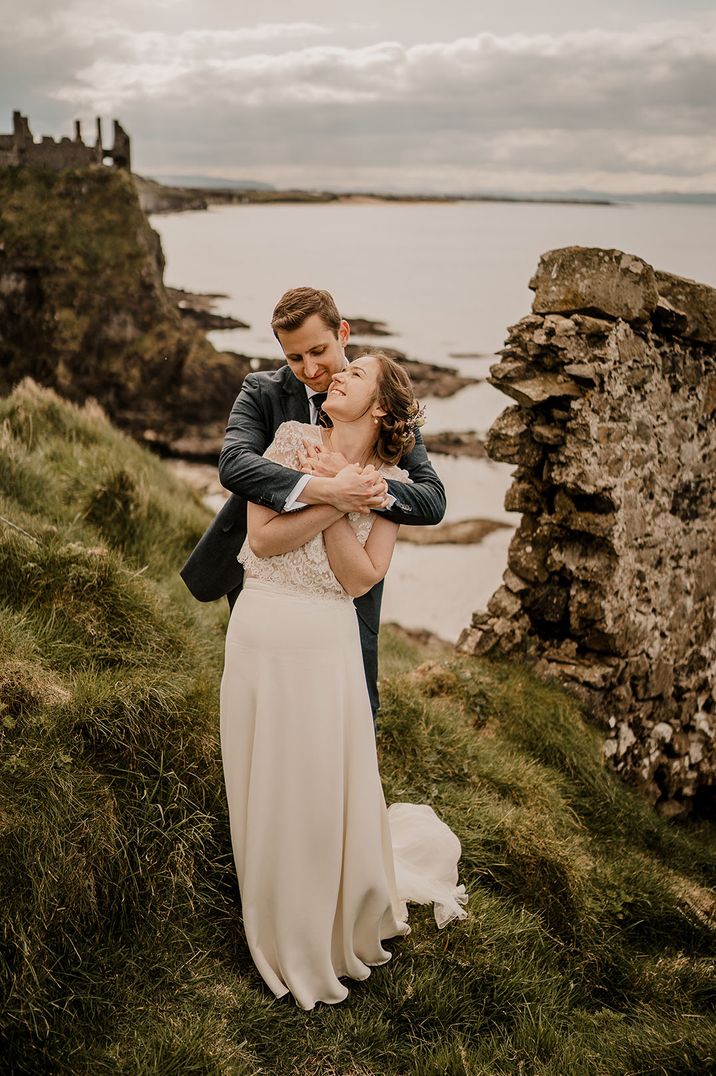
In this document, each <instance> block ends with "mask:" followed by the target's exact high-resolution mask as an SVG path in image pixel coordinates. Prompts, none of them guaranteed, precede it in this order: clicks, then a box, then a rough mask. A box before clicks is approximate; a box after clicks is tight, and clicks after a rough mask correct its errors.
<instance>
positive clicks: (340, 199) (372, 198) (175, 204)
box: [132, 173, 619, 216]
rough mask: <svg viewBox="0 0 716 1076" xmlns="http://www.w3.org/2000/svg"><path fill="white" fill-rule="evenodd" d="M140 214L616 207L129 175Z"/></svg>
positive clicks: (596, 201)
mask: <svg viewBox="0 0 716 1076" xmlns="http://www.w3.org/2000/svg"><path fill="white" fill-rule="evenodd" d="M132 179H133V180H134V185H135V187H136V190H137V194H138V196H139V201H140V204H141V206H142V209H143V210H144V212H145V213H146V214H147V215H148V216H149V215H152V214H161V213H186V212H197V211H202V210H206V209H209V207H210V206H212V205H276V204H279V203H284V204H292V205H295V204H299V205H300V204H304V205H321V204H326V203H332V204H341V205H386V204H388V205H401V204H404V205H457V204H458V203H459V202H497V203H515V204H517V205H520V204H532V205H534V204H538V205H599V206H616V205H618V204H619V203H618V202H615V201H614V200H613V199H609V198H547V197H542V198H540V197H528V196H526V195H522V196H516V195H515V196H511V195H507V194H504V195H495V194H390V193H387V192H380V191H346V192H340V193H339V192H336V191H319V190H294V189H289V190H255V189H250V188H249V189H244V188H233V187H175V186H169V185H167V184H164V183H159V182H157V180H154V179H149V178H147V177H146V176H140V175H137V174H136V173H133V175H132Z"/></svg>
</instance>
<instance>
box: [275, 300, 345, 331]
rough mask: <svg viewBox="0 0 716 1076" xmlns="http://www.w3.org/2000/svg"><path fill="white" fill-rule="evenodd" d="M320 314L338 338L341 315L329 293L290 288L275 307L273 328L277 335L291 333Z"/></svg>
mask: <svg viewBox="0 0 716 1076" xmlns="http://www.w3.org/2000/svg"><path fill="white" fill-rule="evenodd" d="M312 314H318V315H319V316H320V317H321V320H322V321H323V322H324V324H325V325H326V327H327V328H329V329H330V330H331V332H332V333H333V335H334V336H335V337H336V338H337V337H338V330H339V328H340V325H341V315H340V314H339V313H338V307H337V306H336V304H335V301H334V299H333V296H332V295H331V293H330V292H329V291H320V290H319V289H318V288H289V290H288V291H287V292H284V294H283V295H282V296H281V298H280V299H279V301H278V302H277V303H276V306H275V307H274V312H273V316H272V318H271V328H272V329H273V332H274V336H276V334H277V333H280V332H284V333H291V332H294V331H295V330H296V329H300V328H301V326H302V325H303V323H304V321H305V320H306V318H310V317H311V315H312Z"/></svg>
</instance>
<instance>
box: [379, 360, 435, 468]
mask: <svg viewBox="0 0 716 1076" xmlns="http://www.w3.org/2000/svg"><path fill="white" fill-rule="evenodd" d="M372 356H373V358H375V359H377V360H378V382H377V388H376V403H377V404H378V406H379V407H380V408H381V409H382V410H383V411H385V415H383V416H382V418H379V419H378V422H379V433H378V441H377V444H376V448H375V451H376V453H377V455H378V456H379V458H380V459H381V460H383V462H384V463H397V462H398V460H399V459H400V458H401V456H404V455H405V453H406V452H410V450H411V449H412V448H413V446H414V445H415V430H416V428H417V427H418V426H422V424H423V411H422V408H421V407H420V405H419V404H418V402H417V400H416V399H415V394H414V392H413V386H412V382H411V380H410V378H409V376H408V374H407V372H406V371H405V369H404V368H403V367H402V366H401V365H400V364H399V363H397V362H396V361H395V359H391V358H390V357H389V356H388V355H386V354H385V352H384V351H374V352H373V353H372Z"/></svg>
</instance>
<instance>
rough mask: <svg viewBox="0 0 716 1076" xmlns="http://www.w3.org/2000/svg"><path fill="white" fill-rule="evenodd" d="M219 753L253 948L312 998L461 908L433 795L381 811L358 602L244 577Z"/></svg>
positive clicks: (342, 990) (273, 971) (257, 959)
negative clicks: (414, 922) (392, 941)
mask: <svg viewBox="0 0 716 1076" xmlns="http://www.w3.org/2000/svg"><path fill="white" fill-rule="evenodd" d="M221 751H222V759H223V767H224V781H225V786H226V793H227V798H228V806H229V821H230V826H231V843H232V849H233V855H234V862H235V865H236V872H237V876H238V881H239V887H240V891H241V904H242V912H243V921H244V929H245V932H246V939H247V942H248V945H249V949H250V952H251V955H252V958H253V960H254V963H255V964H256V967H257V968H258V970H259V972H260V974H261V976H262V977H263V979H264V981H265V982H266V983H267V985H268V986H269V987H270V989H271V990H272V991H273V993H274V994H275V995H276V996H277V997H281V996H283V995H284V994H286V993H287V992H289V991H290V992H291V993H292V994H293V996H294V998H295V1000H296V1002H297V1003H298V1005H300V1006H301V1008H303V1009H311V1008H313V1006H314V1005H315V1003H316V1002H317V1001H323V1002H329V1003H333V1004H335V1003H337V1002H340V1001H343V1000H344V998H345V997H346V996H347V994H348V989H347V987H346V986H345V985H344V984H343V983H341V982H339V979H340V977H348V978H351V979H365V978H367V977H368V976H369V975H370V969H371V967H373V966H376V965H378V964H384V963H385V962H386V961H388V960H389V959H390V957H391V954H390V952H388V951H387V950H386V949H385V948H384V947H383V946H382V944H381V942H382V941H384V940H385V939H387V938H393V937H396V936H397V935H402V934H408V933H409V932H410V927H409V926H408V923H407V918H408V912H407V907H406V901H409V900H412V901H417V902H420V903H427V902H430V901H432V902H434V903H435V917H436V920H437V923H438V925H439V926H444V925H445V924H446V923H448V922H449V921H450V920H452V919H455V918H464V917H465V916H466V915H467V912H466V911H465V909H464V907H463V905H464V904H465V903H466V902H467V895H466V893H465V887H464V886H462V885H458V884H457V876H458V872H457V862H458V859H459V858H460V852H461V848H460V842H459V840H458V838H457V837H456V836H455V834H454V833H453V832H452V831H451V830H450V829H449V828H448V826H446V825H445V823H443V822H441V821H440V819H439V818H438V817H437V815H435V813H434V811H433V810H432V808H431V807H429V806H427V804H409V803H398V804H393V805H392V806H391V808H390V810H388V809H387V808H386V804H385V798H384V795H383V788H382V785H381V781H380V774H379V771H378V760H377V754H376V744H375V732H374V728H373V720H372V715H371V710H370V702H369V699H368V691H367V688H366V683H365V673H364V670H363V661H362V657H361V650H360V636H359V631H358V622H357V618H356V612H355V608H354V606H353V603H352V602H351V601H348V600H346V601H341V600H330V599H328V600H327V599H320V598H316V597H314V596H312V595H303V594H294V593H290V592H288V591H285V590H281V589H278V588H275V587H273V586H272V585H271V584H267V583H263V582H258V581H257V580H253V579H247V580H246V583H245V585H244V589H243V590H242V592H241V594H240V595H239V598H238V600H237V602H236V604H235V606H234V609H233V612H232V616H231V620H230V622H229V629H228V632H227V638H226V660H225V667H224V675H223V678H222V682H221Z"/></svg>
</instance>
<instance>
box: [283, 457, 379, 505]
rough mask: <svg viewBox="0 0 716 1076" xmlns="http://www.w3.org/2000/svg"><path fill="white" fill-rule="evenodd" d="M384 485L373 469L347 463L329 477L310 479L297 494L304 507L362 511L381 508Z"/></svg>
mask: <svg viewBox="0 0 716 1076" xmlns="http://www.w3.org/2000/svg"><path fill="white" fill-rule="evenodd" d="M387 499H388V484H387V482H386V481H385V479H384V478H383V476H382V475H381V474H379V472H378V471H376V469H375V467H360V466H359V464H357V463H349V464H347V465H346V466H345V467H342V468H341V470H340V471H339V472H338V474H337V475H335V477H333V478H320V477H316V478H312V479H311V481H310V482H309V483H308V484H307V485H306V487H305V489H304V490H303V492H302V493H301V500H302V501H304V502H305V503H306V504H332V505H333V506H334V507H335V508H337V509H338V510H339V511H340V512H362V513H363V514H365V515H367V514H368V512H370V511H371V510H372V509H374V508H384V507H385V506H386V503H387Z"/></svg>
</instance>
